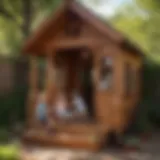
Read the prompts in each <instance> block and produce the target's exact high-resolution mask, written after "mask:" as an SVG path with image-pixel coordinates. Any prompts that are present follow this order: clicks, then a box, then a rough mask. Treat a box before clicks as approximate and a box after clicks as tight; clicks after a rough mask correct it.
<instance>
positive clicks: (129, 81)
mask: <svg viewBox="0 0 160 160" xmlns="http://www.w3.org/2000/svg"><path fill="white" fill-rule="evenodd" d="M136 79H137V78H136V72H135V70H134V68H133V67H132V65H131V64H129V63H127V64H126V65H125V86H126V96H129V95H131V94H133V93H134V91H135V87H136V86H135V85H136Z"/></svg>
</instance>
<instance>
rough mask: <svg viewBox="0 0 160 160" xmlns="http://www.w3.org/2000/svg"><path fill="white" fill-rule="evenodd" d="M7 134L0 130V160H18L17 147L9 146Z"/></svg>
mask: <svg viewBox="0 0 160 160" xmlns="http://www.w3.org/2000/svg"><path fill="white" fill-rule="evenodd" d="M9 138H10V135H9V132H7V130H5V129H0V160H18V153H19V149H18V148H19V147H18V145H16V144H10V140H9Z"/></svg>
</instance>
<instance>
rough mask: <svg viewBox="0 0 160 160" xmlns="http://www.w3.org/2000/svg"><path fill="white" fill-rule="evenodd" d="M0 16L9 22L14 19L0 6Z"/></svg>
mask: <svg viewBox="0 0 160 160" xmlns="http://www.w3.org/2000/svg"><path fill="white" fill-rule="evenodd" d="M0 15H2V16H4V17H5V18H7V19H10V20H14V21H15V18H14V16H13V15H11V14H10V13H9V12H8V11H7V10H5V9H4V7H2V6H0Z"/></svg>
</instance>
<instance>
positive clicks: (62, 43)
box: [47, 38, 97, 49]
mask: <svg viewBox="0 0 160 160" xmlns="http://www.w3.org/2000/svg"><path fill="white" fill-rule="evenodd" d="M94 45H97V41H96V40H93V39H89V38H81V39H73V38H71V39H69V38H66V39H60V40H58V39H57V40H56V41H54V42H51V43H48V45H47V48H52V49H67V48H80V47H90V46H94Z"/></svg>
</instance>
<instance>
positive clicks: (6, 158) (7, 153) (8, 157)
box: [0, 145, 19, 160]
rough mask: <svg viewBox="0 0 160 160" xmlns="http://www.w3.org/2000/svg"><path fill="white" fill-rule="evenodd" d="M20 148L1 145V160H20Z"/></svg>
mask: <svg viewBox="0 0 160 160" xmlns="http://www.w3.org/2000/svg"><path fill="white" fill-rule="evenodd" d="M18 157H19V156H18V147H17V146H15V145H0V160H18V159H19V158H18Z"/></svg>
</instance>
